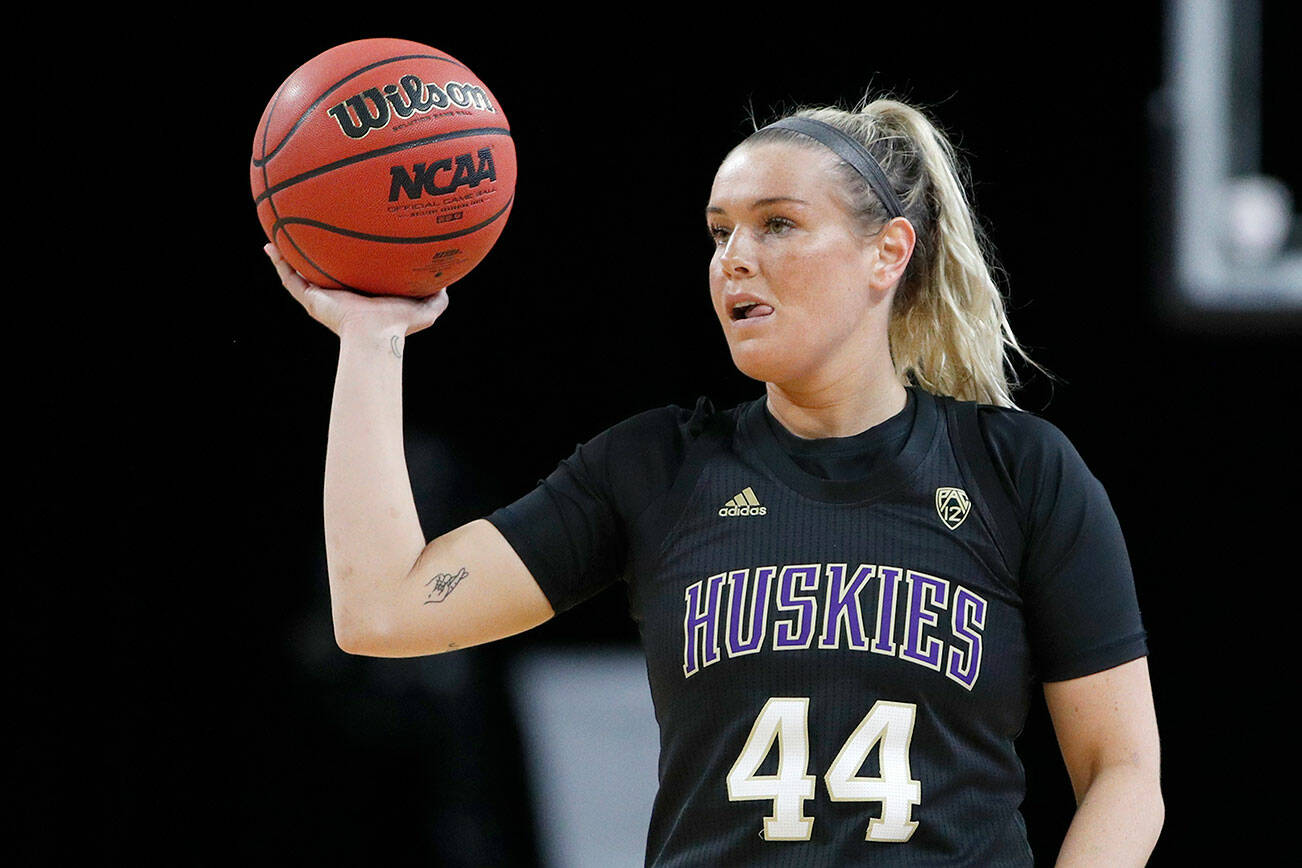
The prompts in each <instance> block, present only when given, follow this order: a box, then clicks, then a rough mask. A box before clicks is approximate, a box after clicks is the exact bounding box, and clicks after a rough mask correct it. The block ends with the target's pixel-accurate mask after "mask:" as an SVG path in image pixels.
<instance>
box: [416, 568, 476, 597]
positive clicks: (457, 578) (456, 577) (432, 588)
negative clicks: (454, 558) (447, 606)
mask: <svg viewBox="0 0 1302 868" xmlns="http://www.w3.org/2000/svg"><path fill="white" fill-rule="evenodd" d="M469 575H470V573H468V572H466V568H465V567H462V568H461V569H460V570H458V571H457V572H455V573H439V574H437V575H435V576H432V577H431V578H430V580H429V581H427V582H426V583H425V587H427V588H429V593H428V594H427V595H426V596H425V602H426V603H441V602H443V601H444V600H446V599H447V598H448V594H450V593H452V591H453V590H454V589H455V588H456V586H457V585H459V584H461V580H462V579H464V578H466V577H467V576H469Z"/></svg>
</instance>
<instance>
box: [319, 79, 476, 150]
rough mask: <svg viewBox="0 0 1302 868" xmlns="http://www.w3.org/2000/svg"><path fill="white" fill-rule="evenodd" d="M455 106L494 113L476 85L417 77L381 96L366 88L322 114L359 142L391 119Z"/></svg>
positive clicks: (386, 88) (377, 90) (387, 87)
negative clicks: (423, 79) (439, 82)
mask: <svg viewBox="0 0 1302 868" xmlns="http://www.w3.org/2000/svg"><path fill="white" fill-rule="evenodd" d="M452 106H457V107H459V108H473V109H477V110H479V111H486V112H493V113H494V114H496V113H497V109H495V108H493V104H492V103H491V102H490V101H489V99H488V94H487V93H485V91H484V89H483V88H482V87H480V86H479V85H477V84H466V83H464V82H459V81H449V82H447V83H446V84H444V85H443V86H442V87H439V86H438V85H437V84H433V83H431V82H426V81H422V80H421V78H420V76H416V75H404V76H403V77H402V78H400V79H398V83H397V84H386V85H385V86H384V88H383V92H381V89H380V88H378V87H368V88H367V89H366V90H364V91H362V92H361V93H359V94H356V95H355V96H350V97H349V98H348V99H346V100H344V101H343V102H341V103H339V104H338V105H337V106H335V107H334V108H331V109H330V110H328V111H327V112H326V114H328V115H330V117H332V118H334V119H335V120H336V121H338V122H339V129H340V130H342V131H343V133H344V135H346V136H348V138H350V139H360V138H362V137H363V136H365V135H366V134H367V133H369V132H370V131H371V130H379V129H383V128H384V127H386V126H388V124H389V121H390V120H391V119H392V118H393V116H394V115H397V116H398V117H399V118H403V119H406V118H409V117H411V116H412V115H417V114H428V113H429V112H432V111H441V110H444V109H448V108H451V107H452Z"/></svg>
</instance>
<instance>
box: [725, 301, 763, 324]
mask: <svg viewBox="0 0 1302 868" xmlns="http://www.w3.org/2000/svg"><path fill="white" fill-rule="evenodd" d="M771 313H773V306H772V305H768V304H764V303H763V302H757V301H745V302H742V303H741V304H738V305H735V306H734V307H733V308H732V311H731V315H732V319H733V321H734V322H739V321H741V320H753V319H761V318H763V317H766V316H768V315H769V314H771Z"/></svg>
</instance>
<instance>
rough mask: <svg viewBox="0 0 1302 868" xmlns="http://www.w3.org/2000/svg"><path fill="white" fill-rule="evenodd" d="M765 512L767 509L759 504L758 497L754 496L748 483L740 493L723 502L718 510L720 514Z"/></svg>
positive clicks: (760, 513)
mask: <svg viewBox="0 0 1302 868" xmlns="http://www.w3.org/2000/svg"><path fill="white" fill-rule="evenodd" d="M767 513H768V509H766V508H765V507H762V506H760V502H759V498H757V497H756V496H755V492H754V491H752V490H751V487H750V486H749V485H748V486H746V487H745V488H743V489H742V491H741V494H738V495H737V496H736V497H734V498H733V499H732V500H730V501H728V502H727V503H725V504H724V505H723V507H722V508H721V509H720V510H719V515H722V516H730V515H765V514H767Z"/></svg>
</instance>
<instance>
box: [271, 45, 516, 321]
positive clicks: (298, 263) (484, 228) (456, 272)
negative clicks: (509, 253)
mask: <svg viewBox="0 0 1302 868" xmlns="http://www.w3.org/2000/svg"><path fill="white" fill-rule="evenodd" d="M250 180H251V182H252V186H253V200H254V203H255V204H256V205H257V212H258V220H259V221H260V222H261V224H262V228H263V230H264V231H265V232H266V234H267V237H268V238H269V239H271V241H272V242H273V243H274V244H275V245H276V246H277V247H278V248H280V252H281V254H282V255H283V256H284V257H285V259H286V260H287V261H288V262H289V264H290V265H292V266H293V267H294V269H295V270H296V271H298V273H299V274H302V275H303V276H304V277H305V278H307V279H308V280H309V281H311V282H312V283H315V284H317V285H318V286H322V287H327V288H331V289H351V290H355V291H358V292H363V293H367V294H372V295H402V296H411V297H417V298H420V297H425V296H429V295H432V294H434V293H436V292H438V291H439V290H440V289H442V288H443V287H445V286H447V285H448V284H450V283H453V282H454V281H457V280H460V279H461V278H462V277H465V276H466V274H467V273H469V272H470V270H471V269H473V268H474V267H475V266H476V265H478V264H479V263H480V262H481V261H482V260H483V259H484V257H485V256H486V255H487V254H488V251H489V250H490V249H491V248H492V246H493V244H494V243H495V242H496V241H497V239H498V237H499V236H500V235H501V234H502V229H503V227H504V226H505V225H506V221H507V217H508V216H509V215H510V212H511V205H512V203H513V201H514V199H515V180H516V160H515V144H514V142H513V141H512V139H511V129H510V126H509V125H508V124H507V121H506V115H505V114H503V112H502V107H501V105H499V104H498V101H497V98H496V97H495V96H493V94H492V92H491V91H489V89H488V87H487V86H486V85H485V84H484V83H483V82H482V81H480V79H479V77H478V76H476V75H475V74H474V73H473V72H471V71H470V69H469V68H467V67H466V66H465V65H464V64H463V63H461V62H460V61H458V60H456V59H455V58H453V57H451V56H450V55H448V54H447V53H446V52H443V51H439V50H438V49H436V48H431V47H430V46H428V45H422V44H420V43H418V42H409V41H407V40H403V39H362V40H358V41H356V42H348V43H345V44H343V45H338V46H336V47H334V48H331V49H329V50H328V51H325V52H323V53H322V54H319V55H317V56H316V57H314V58H312V59H311V60H309V61H308V62H307V63H305V64H303V65H302V66H300V67H299V68H298V69H297V70H295V71H294V73H293V74H292V75H290V76H289V78H287V79H286V80H285V82H284V83H283V84H281V86H280V88H279V89H278V90H277V91H276V93H275V95H274V96H272V98H271V101H270V102H269V103H267V107H266V109H265V110H264V111H263V113H262V119H261V121H259V123H258V128H257V132H256V133H255V135H254V138H253V159H252V162H251V164H250Z"/></svg>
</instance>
